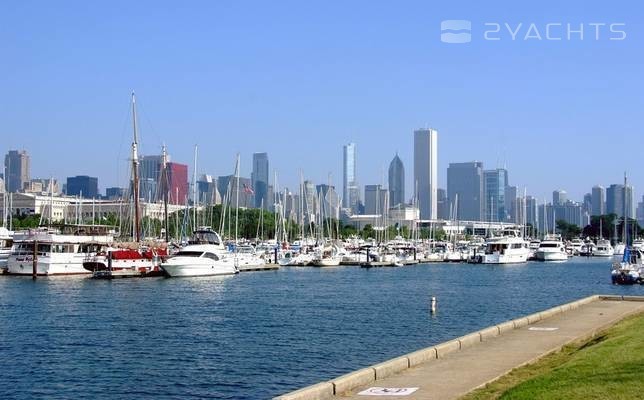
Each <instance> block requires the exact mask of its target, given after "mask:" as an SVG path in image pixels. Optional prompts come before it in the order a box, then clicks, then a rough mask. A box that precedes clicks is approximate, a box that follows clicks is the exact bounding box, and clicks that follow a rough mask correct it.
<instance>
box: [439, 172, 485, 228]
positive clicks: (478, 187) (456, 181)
mask: <svg viewBox="0 0 644 400" xmlns="http://www.w3.org/2000/svg"><path fill="white" fill-rule="evenodd" d="M457 197H458V205H457V209H456V217H457V218H458V219H461V220H464V221H481V216H482V214H483V204H484V203H483V163H482V162H479V161H472V162H463V163H451V164H450V165H449V167H448V168H447V199H448V203H449V205H450V207H454V205H455V204H456V198H457Z"/></svg>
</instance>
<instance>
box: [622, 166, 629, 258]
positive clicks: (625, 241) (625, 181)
mask: <svg viewBox="0 0 644 400" xmlns="http://www.w3.org/2000/svg"><path fill="white" fill-rule="evenodd" d="M626 185H627V180H626V172H624V195H623V196H622V197H623V198H624V226H623V228H622V231H623V233H622V241H623V242H624V246H628V239H627V238H626V235H627V234H628V233H627V232H628V231H627V230H626V221H627V218H628V213H627V212H626V204H627V203H626Z"/></svg>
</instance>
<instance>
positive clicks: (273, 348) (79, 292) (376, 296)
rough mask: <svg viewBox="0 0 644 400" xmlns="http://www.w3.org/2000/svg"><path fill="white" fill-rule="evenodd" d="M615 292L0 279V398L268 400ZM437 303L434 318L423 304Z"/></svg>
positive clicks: (547, 277) (561, 283)
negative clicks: (498, 325) (433, 299)
mask: <svg viewBox="0 0 644 400" xmlns="http://www.w3.org/2000/svg"><path fill="white" fill-rule="evenodd" d="M591 294H625V295H644V286H613V285H611V283H610V260H607V259H586V258H575V259H572V260H571V261H569V262H567V263H561V264H557V263H552V264H549V263H537V262H530V263H526V264H521V265H510V266H508V265H504V266H488V265H472V264H431V265H416V266H408V267H401V268H372V269H364V268H358V267H333V268H312V267H305V268H282V269H281V270H279V271H268V272H252V273H243V274H239V275H237V276H230V277H223V278H222V277H213V278H194V279H192V278H185V279H165V278H150V279H129V280H114V281H96V280H91V279H87V278H85V277H60V278H58V277H52V278H38V279H37V280H36V281H32V280H31V278H30V277H15V276H0V368H1V370H0V398H2V399H32V398H48V399H68V398H92V399H108V398H109V399H112V398H136V399H145V398H150V399H152V398H154V399H174V398H213V399H267V398H271V397H273V396H276V395H279V394H282V393H285V392H288V391H291V390H294V389H297V388H300V387H303V386H307V385H309V384H313V383H317V382H320V381H323V380H327V379H330V378H333V377H336V376H338V375H341V374H344V373H347V372H349V371H352V370H355V369H359V368H362V367H365V366H368V365H371V364H375V363H378V362H380V361H384V360H386V359H389V358H393V357H396V356H398V355H402V354H404V353H407V352H411V351H414V350H417V349H420V348H422V347H426V346H430V345H432V344H436V343H439V342H442V341H445V340H448V339H451V338H454V337H457V336H460V335H463V334H466V333H469V332H471V331H474V330H477V329H479V328H483V327H487V326H489V325H493V324H496V323H499V322H502V321H505V320H509V319H513V318H516V317H518V316H521V315H526V314H530V313H533V312H536V311H539V310H543V309H546V308H549V307H553V306H556V305H558V304H561V303H565V302H569V301H572V300H575V299H578V298H581V297H584V296H588V295H591ZM432 296H435V297H436V300H437V304H436V305H437V308H436V313H433V314H432V313H431V312H430V302H431V297H432Z"/></svg>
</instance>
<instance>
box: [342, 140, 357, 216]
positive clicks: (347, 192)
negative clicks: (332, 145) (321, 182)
mask: <svg viewBox="0 0 644 400" xmlns="http://www.w3.org/2000/svg"><path fill="white" fill-rule="evenodd" d="M356 156H357V153H356V144H355V143H349V144H347V145H345V146H343V147H342V208H348V209H351V211H352V212H353V213H357V211H358V203H359V202H360V191H359V188H358V182H357V178H356Z"/></svg>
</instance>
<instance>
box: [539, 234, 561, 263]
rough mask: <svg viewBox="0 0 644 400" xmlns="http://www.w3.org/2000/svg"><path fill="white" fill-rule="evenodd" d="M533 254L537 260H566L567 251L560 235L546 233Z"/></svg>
mask: <svg viewBox="0 0 644 400" xmlns="http://www.w3.org/2000/svg"><path fill="white" fill-rule="evenodd" d="M535 256H536V258H537V260H539V261H568V253H566V247H565V246H564V244H563V242H562V241H561V235H546V237H544V239H543V240H542V241H541V243H540V244H539V248H538V249H537V252H536V254H535Z"/></svg>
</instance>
